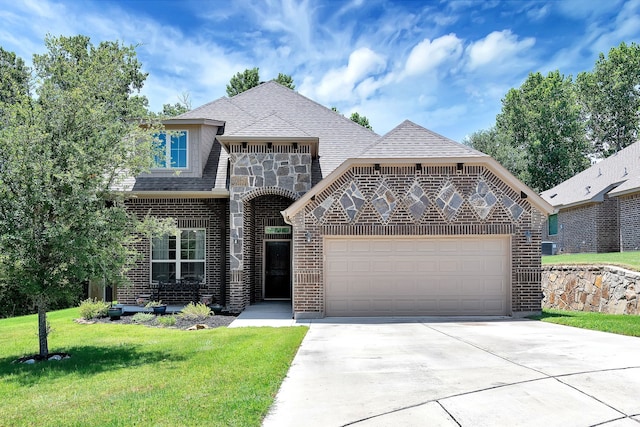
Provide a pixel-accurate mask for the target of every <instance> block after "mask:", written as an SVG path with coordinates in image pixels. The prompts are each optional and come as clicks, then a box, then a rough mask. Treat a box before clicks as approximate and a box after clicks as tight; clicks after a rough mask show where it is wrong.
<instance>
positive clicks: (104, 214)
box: [0, 36, 158, 355]
mask: <svg viewBox="0 0 640 427" xmlns="http://www.w3.org/2000/svg"><path fill="white" fill-rule="evenodd" d="M45 45H46V52H45V53H44V54H42V55H34V57H33V70H32V73H33V75H32V77H33V80H32V83H31V84H32V87H33V88H34V91H33V94H32V93H29V92H26V93H23V92H22V91H18V92H19V93H18V94H17V95H16V96H15V97H10V98H5V99H2V100H0V108H1V109H2V110H3V111H5V114H4V123H3V125H2V126H0V151H1V152H2V153H3V157H2V163H1V164H0V251H1V253H2V254H3V256H4V260H5V271H4V272H3V274H4V275H5V277H4V279H5V280H6V281H8V282H11V283H14V284H16V285H18V286H20V288H21V290H22V291H23V292H24V294H26V295H27V296H28V297H29V298H30V300H31V301H32V302H33V303H34V305H35V306H37V308H38V318H39V322H38V323H39V342H40V354H41V355H46V354H47V353H48V341H47V335H48V330H47V326H46V310H47V307H48V306H49V305H50V304H52V303H54V302H55V301H56V300H58V299H60V298H63V297H64V296H65V295H68V294H69V293H73V292H77V291H78V290H79V289H81V286H82V285H83V283H85V282H86V281H88V280H91V279H100V280H101V281H102V280H103V281H105V282H106V283H109V284H115V283H120V282H123V281H126V277H125V272H126V270H127V269H128V268H129V267H130V266H131V265H132V264H133V262H134V261H135V259H136V253H135V250H134V249H133V247H132V243H133V242H134V241H135V239H136V237H135V236H136V234H135V233H136V230H137V229H136V218H135V217H134V216H133V215H132V214H131V213H129V212H128V211H127V210H126V209H125V207H124V203H123V200H122V197H121V196H118V194H117V193H113V192H112V191H111V188H112V186H113V185H116V184H117V183H118V180H119V179H121V177H122V176H123V175H124V172H125V171H126V172H127V173H129V174H133V175H136V174H138V173H140V172H141V171H143V170H146V169H147V168H149V167H150V166H151V161H152V159H153V153H154V148H153V147H154V145H153V136H152V135H153V133H154V132H156V131H157V130H158V128H157V127H156V123H153V122H151V121H145V122H144V123H141V121H140V117H143V116H146V115H147V113H146V108H145V106H146V99H145V98H144V97H141V96H139V95H137V93H138V92H139V90H140V89H141V88H142V85H143V83H144V81H145V79H146V77H147V75H146V74H145V73H143V72H142V71H141V64H140V62H139V61H138V60H137V58H136V52H135V48H134V47H133V46H124V45H121V44H120V43H117V42H102V43H100V44H99V45H98V46H94V45H93V44H92V43H91V42H90V40H89V38H88V37H85V36H74V37H57V38H55V37H47V38H46V39H45ZM18 62H19V61H14V64H17V63H18ZM19 68H20V67H19ZM16 76H17V78H15V79H14V80H13V83H14V84H15V85H18V86H20V85H22V82H23V81H22V76H23V75H22V74H21V73H17V74H16ZM3 82H4V79H3ZM36 83H37V85H36ZM3 84H4V83H3ZM141 124H142V125H143V126H141Z"/></svg>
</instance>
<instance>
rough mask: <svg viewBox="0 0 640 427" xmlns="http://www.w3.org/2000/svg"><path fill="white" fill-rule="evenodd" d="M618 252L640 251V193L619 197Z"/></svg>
mask: <svg viewBox="0 0 640 427" xmlns="http://www.w3.org/2000/svg"><path fill="white" fill-rule="evenodd" d="M619 209H620V250H621V251H637V250H640V193H636V194H631V195H627V196H620V204H619Z"/></svg>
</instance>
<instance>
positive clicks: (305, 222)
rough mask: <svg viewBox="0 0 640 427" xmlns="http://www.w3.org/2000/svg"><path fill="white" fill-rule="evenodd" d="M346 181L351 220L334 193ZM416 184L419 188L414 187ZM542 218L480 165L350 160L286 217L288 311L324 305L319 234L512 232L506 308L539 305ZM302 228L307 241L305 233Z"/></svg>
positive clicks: (318, 310) (308, 311) (319, 309)
mask: <svg viewBox="0 0 640 427" xmlns="http://www.w3.org/2000/svg"><path fill="white" fill-rule="evenodd" d="M354 183H355V184H356V186H357V188H358V190H359V192H360V194H362V196H363V198H364V203H363V204H362V206H361V208H360V209H359V210H358V211H357V215H355V216H354V219H353V220H352V219H351V216H350V215H349V214H348V213H346V212H345V207H344V205H343V204H341V203H340V202H339V200H340V197H342V195H343V194H345V191H346V189H347V188H352V185H353V184H354ZM417 186H419V187H420V189H421V190H422V193H421V192H417V193H416V187H417ZM384 194H387V198H386V200H385V202H386V207H385V206H382V209H381V210H380V208H379V207H377V206H376V204H375V201H376V200H378V199H379V198H380V197H381V196H382V195H384ZM417 194H420V196H416V195H417ZM390 195H393V197H391V196H390ZM480 199H481V200H480ZM416 200H421V203H422V206H421V207H420V210H423V209H424V210H423V212H422V213H419V212H418V211H416V210H415V209H412V207H415V206H414V204H415V201H416ZM429 200H434V201H435V202H434V203H429ZM438 200H439V202H438ZM347 206H348V207H350V206H351V205H349V204H347ZM479 208H480V209H481V212H480V213H479V212H478V209H479ZM381 211H382V213H381ZM383 214H384V216H383ZM483 216H484V218H483ZM544 219H545V216H544V215H543V214H542V213H541V212H538V211H537V210H536V209H534V208H533V207H532V206H531V205H530V204H529V203H528V201H527V200H526V199H521V198H520V194H519V192H515V191H513V190H512V189H511V188H510V187H508V186H507V185H506V184H505V183H504V182H502V181H501V180H500V179H499V178H498V177H497V176H495V175H494V174H493V173H492V172H491V171H489V170H488V169H486V168H485V167H483V166H465V167H464V168H463V171H462V173H458V171H457V170H456V167H455V166H425V167H423V168H422V170H421V171H419V173H416V169H415V168H413V167H393V166H382V167H381V168H380V170H379V171H376V170H374V168H373V166H371V167H363V166H358V167H353V168H351V169H349V170H348V171H346V172H345V173H344V174H343V175H342V176H341V177H339V178H338V179H337V180H336V181H335V182H333V183H332V184H331V185H329V186H328V187H327V188H326V189H325V190H324V191H322V192H320V193H319V194H317V195H316V197H315V199H314V200H313V201H311V202H310V203H309V204H308V205H307V206H306V207H305V209H304V210H301V211H300V212H298V214H297V215H296V216H295V217H294V218H292V220H293V224H294V235H293V241H294V270H295V272H296V273H295V275H294V291H295V296H294V311H295V312H296V313H300V314H301V315H314V314H315V315H320V316H321V315H323V313H324V283H323V281H324V272H323V270H322V269H318V266H321V265H323V255H324V247H323V237H324V236H328V235H349V236H364V235H386V236H415V235H418V236H420V235H421V236H455V235H474V234H478V235H487V234H496V235H505V234H506V235H511V236H512V238H511V242H512V243H511V261H512V266H513V267H512V278H511V279H512V292H511V309H512V311H513V312H530V311H533V312H535V311H540V301H541V288H540V279H541V274H540V243H541V240H542V235H541V232H540V229H541V227H542V224H543V222H544ZM307 232H309V233H310V236H311V241H310V242H307V241H306V233H307Z"/></svg>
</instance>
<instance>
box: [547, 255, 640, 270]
mask: <svg viewBox="0 0 640 427" xmlns="http://www.w3.org/2000/svg"><path fill="white" fill-rule="evenodd" d="M552 264H592V265H602V264H611V265H618V266H621V267H624V268H628V269H631V270H636V271H640V252H638V251H636V252H609V253H600V254H562V255H548V256H543V257H542V265H552Z"/></svg>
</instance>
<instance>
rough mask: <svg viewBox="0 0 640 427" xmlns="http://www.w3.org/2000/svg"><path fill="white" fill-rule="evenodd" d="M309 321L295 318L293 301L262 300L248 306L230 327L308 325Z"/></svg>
mask: <svg viewBox="0 0 640 427" xmlns="http://www.w3.org/2000/svg"><path fill="white" fill-rule="evenodd" d="M308 324H309V322H296V321H295V320H294V319H293V312H292V310H291V301H262V302H259V303H256V304H253V305H250V306H248V307H247V308H245V309H244V311H243V312H242V313H240V315H239V316H238V317H237V318H236V320H234V321H233V322H231V324H230V325H229V328H242V327H246V326H271V327H281V326H296V325H298V326H299V325H308Z"/></svg>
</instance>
